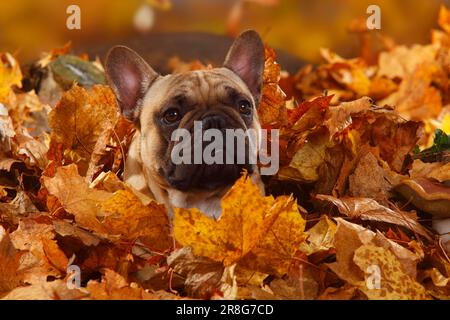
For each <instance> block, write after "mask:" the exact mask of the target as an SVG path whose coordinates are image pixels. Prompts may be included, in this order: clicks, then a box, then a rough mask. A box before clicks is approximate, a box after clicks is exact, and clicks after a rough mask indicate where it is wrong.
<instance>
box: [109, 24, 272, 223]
mask: <svg viewBox="0 0 450 320" xmlns="http://www.w3.org/2000/svg"><path fill="white" fill-rule="evenodd" d="M263 70H264V45H263V43H262V41H261V38H260V36H259V35H258V33H257V32H255V31H252V30H249V31H246V32H243V33H242V34H241V35H240V36H239V37H238V38H236V40H235V41H234V43H233V44H232V46H231V48H230V49H229V51H228V53H227V55H226V58H225V62H224V63H223V66H222V67H219V68H212V69H205V70H197V71H190V72H185V73H178V74H169V75H164V76H163V75H160V74H158V73H156V72H155V71H154V70H153V69H152V68H151V67H150V66H149V65H148V64H147V63H146V62H145V61H144V60H143V59H142V58H141V57H140V56H139V55H138V54H137V53H136V52H134V51H133V50H131V49H129V48H127V47H124V46H116V47H113V48H112V49H111V50H110V51H109V53H108V55H107V58H106V63H105V71H106V77H107V80H108V83H109V85H110V86H111V88H112V90H113V92H114V94H115V96H116V99H117V102H118V105H119V107H120V111H121V113H122V114H123V115H124V116H125V117H126V118H128V119H129V120H130V121H132V122H133V123H134V124H135V126H136V129H137V130H136V134H135V136H134V137H133V140H132V143H131V145H130V147H129V151H128V155H127V159H126V162H125V171H124V180H125V182H127V183H129V184H130V185H131V186H133V187H134V188H135V189H137V190H139V191H140V192H143V193H145V194H148V195H150V196H152V197H153V198H154V199H155V200H156V201H158V202H160V203H163V204H165V205H166V207H167V208H168V211H169V214H170V215H172V214H173V208H175V207H178V208H193V207H195V208H198V209H199V210H201V211H202V212H204V213H205V214H206V215H208V216H211V217H215V218H217V217H219V216H220V214H221V207H220V199H221V198H222V197H223V196H224V195H225V194H226V192H227V191H228V190H229V189H230V188H231V186H232V185H233V184H234V182H235V181H236V180H237V179H238V178H239V177H240V175H241V174H242V172H243V171H244V170H245V171H247V173H248V175H249V177H250V178H251V179H252V181H253V182H254V183H255V184H257V185H258V187H259V188H260V190H261V193H262V194H263V193H264V187H263V184H262V181H261V177H260V172H259V169H258V167H257V165H256V164H254V163H251V162H250V161H249V157H248V155H247V152H246V151H247V150H248V148H249V141H248V140H246V143H245V146H246V149H245V150H238V149H236V147H234V148H235V149H234V150H229V147H228V145H227V146H226V147H225V146H224V147H223V150H215V151H214V152H215V153H217V154H218V153H219V151H220V153H221V154H222V155H223V156H224V157H225V155H227V154H230V151H233V152H234V158H233V159H236V156H239V154H240V153H242V152H245V154H246V156H245V159H244V161H241V162H239V161H232V163H229V162H225V161H222V162H218V163H206V162H201V163H198V162H192V163H178V162H176V161H174V160H173V159H174V158H173V151H174V150H175V148H177V145H178V146H179V143H181V142H180V141H174V139H173V136H174V132H175V131H176V130H177V129H185V131H184V132H189V133H192V134H193V135H194V136H195V134H197V133H198V132H194V131H195V130H197V129H195V128H198V127H199V125H200V128H201V134H202V133H203V132H206V130H209V129H216V132H220V133H221V134H223V135H225V133H226V132H227V129H242V130H244V131H245V130H247V129H253V130H254V132H256V140H257V141H256V148H258V146H259V139H260V132H261V126H260V123H259V120H258V115H257V106H258V104H259V102H260V99H261V86H262V78H263ZM217 130H218V131H217ZM197 131H198V130H197ZM197 140H198V138H195V139H192V144H194V143H195V141H197ZM197 142H198V141H197ZM210 143H212V142H210ZM208 145H209V144H208V143H204V142H202V143H201V148H202V150H204V149H205V148H207V147H208ZM227 148H228V149H227ZM192 149H195V147H193V148H192ZM192 149H189V150H188V151H183V152H185V153H186V152H191V151H190V150H192ZM183 152H181V154H183ZM214 152H213V153H214ZM233 152H232V153H233ZM219 157H220V156H219Z"/></svg>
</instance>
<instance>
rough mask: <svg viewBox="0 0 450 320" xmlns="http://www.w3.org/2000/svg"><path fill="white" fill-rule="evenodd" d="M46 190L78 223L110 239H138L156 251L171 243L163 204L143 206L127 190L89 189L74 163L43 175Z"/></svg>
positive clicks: (165, 247)
mask: <svg viewBox="0 0 450 320" xmlns="http://www.w3.org/2000/svg"><path fill="white" fill-rule="evenodd" d="M43 180H44V185H45V187H46V188H47V189H48V191H49V193H50V194H52V195H54V196H56V197H57V198H58V200H59V202H60V203H61V205H62V206H63V207H64V209H65V210H66V211H67V212H69V213H71V214H73V215H74V216H75V220H76V222H77V224H78V225H79V226H82V227H85V228H87V229H89V230H92V231H94V232H96V233H98V234H100V235H103V236H105V237H107V238H109V239H110V240H117V239H122V240H127V241H134V240H136V239H137V238H141V239H142V240H143V241H144V242H145V243H146V244H148V245H149V246H151V247H152V248H154V249H156V250H161V251H164V250H165V249H168V248H169V247H170V246H171V241H170V232H169V230H170V229H169V221H168V216H167V213H166V210H165V208H164V206H163V205H159V204H157V203H155V202H154V201H152V202H151V203H149V204H148V205H147V206H146V205H144V204H143V203H142V202H141V200H140V199H139V197H138V196H136V195H135V194H134V193H133V192H132V191H130V190H118V191H116V192H114V193H110V192H106V191H103V190H97V189H92V188H89V187H88V185H87V183H86V182H85V180H84V179H83V178H82V177H81V176H79V175H78V172H77V167H76V166H75V165H74V164H71V165H69V166H65V167H59V168H57V170H56V174H55V177H53V178H48V177H44V179H43Z"/></svg>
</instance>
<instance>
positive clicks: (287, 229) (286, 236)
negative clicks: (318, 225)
mask: <svg viewBox="0 0 450 320" xmlns="http://www.w3.org/2000/svg"><path fill="white" fill-rule="evenodd" d="M277 202H278V204H279V207H280V209H279V210H280V213H279V215H278V217H277V218H276V220H275V222H274V223H273V224H272V226H271V227H270V228H269V229H268V231H267V233H266V234H265V236H263V238H262V239H261V240H260V241H259V242H258V244H257V245H256V247H255V248H254V249H253V250H251V252H250V253H249V254H247V256H245V258H244V259H243V261H242V264H243V265H245V266H246V267H247V268H250V269H254V270H258V271H260V272H264V273H270V274H277V275H280V276H281V275H283V274H285V273H287V272H288V270H289V267H290V266H291V265H292V264H293V262H294V260H295V259H294V258H295V256H296V253H297V252H298V251H299V250H300V245H301V243H302V242H303V241H304V240H305V238H306V235H305V233H304V230H305V220H304V219H303V218H302V216H301V214H300V212H299V211H298V206H297V203H296V201H294V200H293V199H292V198H290V197H288V196H280V197H278V198H277Z"/></svg>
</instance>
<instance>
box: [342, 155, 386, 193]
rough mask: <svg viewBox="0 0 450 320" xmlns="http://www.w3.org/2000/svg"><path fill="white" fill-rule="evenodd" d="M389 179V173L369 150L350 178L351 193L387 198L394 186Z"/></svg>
mask: <svg viewBox="0 0 450 320" xmlns="http://www.w3.org/2000/svg"><path fill="white" fill-rule="evenodd" d="M389 180H390V179H389V175H388V174H387V173H386V172H385V169H383V168H382V167H381V166H380V165H379V164H378V160H377V158H376V157H375V156H374V155H373V154H372V153H371V152H368V153H366V154H364V155H362V157H361V159H360V160H359V162H358V164H357V166H356V169H355V171H354V172H353V173H352V174H351V175H350V176H349V178H348V184H349V195H351V196H354V197H365V198H374V199H376V200H386V199H388V198H389V196H390V190H391V188H392V183H391V181H389Z"/></svg>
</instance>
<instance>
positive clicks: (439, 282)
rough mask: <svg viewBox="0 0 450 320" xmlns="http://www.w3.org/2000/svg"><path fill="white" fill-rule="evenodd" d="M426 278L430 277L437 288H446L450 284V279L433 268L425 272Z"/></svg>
mask: <svg viewBox="0 0 450 320" xmlns="http://www.w3.org/2000/svg"><path fill="white" fill-rule="evenodd" d="M424 276H425V277H430V278H431V280H432V281H433V284H434V285H435V286H436V287H445V286H447V285H448V284H450V278H446V277H445V276H444V275H443V274H442V273H441V272H440V271H439V270H438V269H436V268H431V269H428V270H425V271H424Z"/></svg>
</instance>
